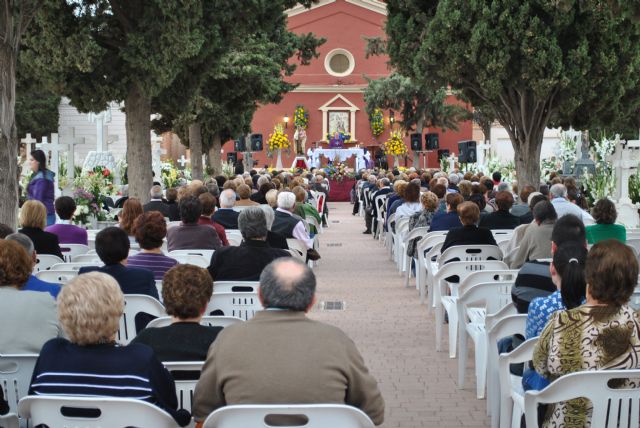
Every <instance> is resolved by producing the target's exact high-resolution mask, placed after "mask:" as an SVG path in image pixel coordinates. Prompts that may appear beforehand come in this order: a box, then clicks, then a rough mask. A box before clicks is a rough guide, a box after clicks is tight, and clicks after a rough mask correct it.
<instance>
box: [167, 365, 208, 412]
mask: <svg viewBox="0 0 640 428" xmlns="http://www.w3.org/2000/svg"><path fill="white" fill-rule="evenodd" d="M203 364H204V361H171V362H169V361H163V362H162V365H164V366H165V368H166V369H167V370H169V372H171V375H172V376H173V378H174V379H175V384H176V395H177V396H178V409H186V410H188V411H189V413H191V410H192V406H193V392H194V391H195V389H196V384H197V383H198V379H199V378H200V373H201V372H202V365H203ZM183 372H189V373H188V375H189V376H185V375H183ZM194 372H197V373H198V374H197V375H196V374H195V373H194ZM175 373H180V375H179V376H176V375H175ZM185 374H187V373H185ZM192 374H193V375H192ZM185 377H188V378H189V379H184V378H185Z"/></svg>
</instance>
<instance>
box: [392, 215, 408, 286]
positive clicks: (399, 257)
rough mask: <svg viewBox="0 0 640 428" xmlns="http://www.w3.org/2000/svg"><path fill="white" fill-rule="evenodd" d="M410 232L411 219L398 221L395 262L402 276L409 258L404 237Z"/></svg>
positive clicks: (404, 218)
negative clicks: (405, 261) (405, 262)
mask: <svg viewBox="0 0 640 428" xmlns="http://www.w3.org/2000/svg"><path fill="white" fill-rule="evenodd" d="M408 231H409V217H401V218H399V219H398V220H396V231H395V233H394V244H395V245H394V250H393V251H394V260H395V261H396V265H397V266H398V271H399V272H400V275H402V270H403V269H404V260H405V259H406V258H407V252H406V250H405V248H406V247H405V241H404V237H405V236H406V234H407V232H408Z"/></svg>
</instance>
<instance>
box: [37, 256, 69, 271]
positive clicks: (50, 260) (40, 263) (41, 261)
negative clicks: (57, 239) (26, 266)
mask: <svg viewBox="0 0 640 428" xmlns="http://www.w3.org/2000/svg"><path fill="white" fill-rule="evenodd" d="M59 263H64V260H62V259H61V258H60V257H58V256H54V255H53V254H38V257H37V259H36V265H35V267H34V268H33V272H35V273H37V272H42V271H45V270H48V269H49V268H50V267H51V266H54V265H57V264H59Z"/></svg>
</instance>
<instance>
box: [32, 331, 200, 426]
mask: <svg viewBox="0 0 640 428" xmlns="http://www.w3.org/2000/svg"><path fill="white" fill-rule="evenodd" d="M29 395H71V396H82V397H101V396H104V397H117V398H131V399H137V400H144V401H148V402H150V403H152V404H155V405H157V406H158V407H160V408H162V409H164V410H165V411H167V412H168V413H170V414H171V416H173V418H174V419H175V420H176V422H177V423H178V424H180V425H181V426H184V425H186V424H187V423H189V420H190V417H189V414H188V412H186V411H184V410H177V407H178V400H177V397H176V392H175V383H174V381H173V378H172V377H171V374H169V372H168V371H167V370H166V369H165V368H164V366H163V365H162V363H160V361H159V360H158V359H157V358H156V357H155V355H154V354H153V351H152V350H151V348H149V347H148V346H145V345H141V344H132V345H129V346H125V347H120V346H115V345H112V344H104V345H90V346H79V345H76V344H73V343H71V342H69V341H68V340H66V339H61V338H57V339H52V340H50V341H48V342H47V343H45V344H44V346H43V347H42V350H41V351H40V357H39V358H38V361H37V363H36V366H35V369H34V371H33V376H32V378H31V386H30V387H29Z"/></svg>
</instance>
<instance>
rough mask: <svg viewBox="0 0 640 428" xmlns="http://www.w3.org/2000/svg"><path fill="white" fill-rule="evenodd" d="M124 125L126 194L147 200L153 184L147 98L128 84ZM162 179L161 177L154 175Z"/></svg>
mask: <svg viewBox="0 0 640 428" xmlns="http://www.w3.org/2000/svg"><path fill="white" fill-rule="evenodd" d="M124 107H125V112H126V121H125V125H126V128H127V165H128V168H127V174H128V178H129V196H130V197H134V198H138V199H140V202H141V203H143V204H146V203H147V202H149V197H150V196H149V189H151V186H152V185H153V181H154V180H153V166H152V157H151V98H150V97H148V96H147V95H146V94H144V93H143V92H142V90H141V89H140V87H139V86H138V85H137V84H135V83H134V84H132V86H131V88H130V90H129V93H128V94H127V97H126V99H125V104H124ZM155 180H156V181H162V177H155Z"/></svg>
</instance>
